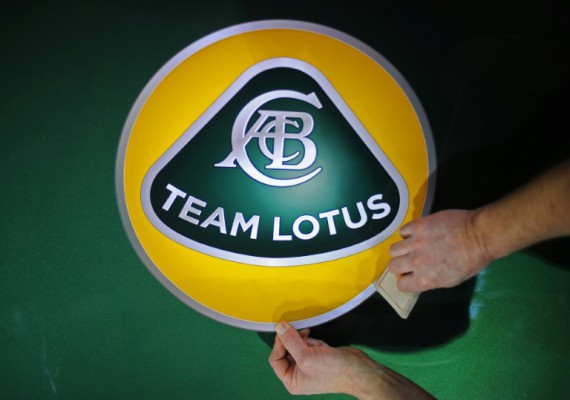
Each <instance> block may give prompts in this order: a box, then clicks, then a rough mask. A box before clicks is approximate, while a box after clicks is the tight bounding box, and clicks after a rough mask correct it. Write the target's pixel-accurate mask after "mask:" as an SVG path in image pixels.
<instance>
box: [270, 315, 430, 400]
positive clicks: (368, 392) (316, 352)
mask: <svg viewBox="0 0 570 400" xmlns="http://www.w3.org/2000/svg"><path fill="white" fill-rule="evenodd" d="M276 331H277V336H276V337H275V345H274V346H273V351H272V352H271V355H270V356H269V364H270V365H271V367H272V368H273V371H275V374H276V375H277V377H278V378H279V379H280V380H281V382H283V385H284V386H285V388H286V389H287V390H288V391H289V392H290V393H291V394H305V395H306V394H319V393H346V394H349V395H351V396H354V397H356V398H358V399H360V400H368V399H376V400H378V399H394V400H399V399H402V400H403V399H433V397H432V396H431V395H430V394H429V393H427V392H426V391H425V390H423V389H422V388H421V387H419V386H418V385H416V384H415V383H413V382H411V381H409V380H408V379H406V378H404V377H403V376H401V375H399V374H397V373H396V372H394V371H392V370H390V369H388V368H387V367H385V366H383V365H381V364H379V363H377V362H375V361H374V360H372V359H371V358H370V357H368V356H367V355H366V354H364V353H363V352H362V351H360V350H358V349H355V348H352V347H338V348H336V347H330V346H329V345H327V344H326V343H325V342H323V341H321V340H317V339H313V338H311V337H309V336H308V334H309V332H308V331H307V330H305V331H301V332H300V333H299V332H297V330H295V328H293V327H292V326H291V325H289V324H288V323H286V322H281V323H279V324H277V326H276Z"/></svg>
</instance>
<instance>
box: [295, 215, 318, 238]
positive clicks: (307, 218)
mask: <svg viewBox="0 0 570 400" xmlns="http://www.w3.org/2000/svg"><path fill="white" fill-rule="evenodd" d="M305 221H307V222H310V223H311V225H312V226H313V229H312V230H311V231H310V232H309V233H303V232H301V229H300V228H301V224H302V223H303V222H305ZM319 228H320V227H319V221H317V219H316V218H315V217H313V216H311V215H301V216H300V217H299V218H297V219H296V220H295V222H293V233H294V234H295V236H296V237H298V238H299V239H301V240H309V239H312V238H314V237H315V236H317V235H318V234H319Z"/></svg>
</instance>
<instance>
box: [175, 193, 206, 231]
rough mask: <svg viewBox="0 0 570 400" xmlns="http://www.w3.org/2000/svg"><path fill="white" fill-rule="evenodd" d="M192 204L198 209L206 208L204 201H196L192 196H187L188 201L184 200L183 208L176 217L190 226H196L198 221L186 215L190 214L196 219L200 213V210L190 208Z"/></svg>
mask: <svg viewBox="0 0 570 400" xmlns="http://www.w3.org/2000/svg"><path fill="white" fill-rule="evenodd" d="M194 204H196V205H198V206H200V207H206V202H205V201H202V200H200V199H197V198H196V197H194V196H189V197H188V200H186V204H184V207H182V210H181V211H180V214H178V216H179V217H180V218H182V219H183V220H185V221H188V222H190V223H191V224H194V225H198V223H199V221H198V220H197V219H196V218H193V217H191V216H189V215H188V213H192V214H194V215H196V216H197V217H198V216H200V214H201V213H202V210H198V209H197V208H194V207H192V205H194Z"/></svg>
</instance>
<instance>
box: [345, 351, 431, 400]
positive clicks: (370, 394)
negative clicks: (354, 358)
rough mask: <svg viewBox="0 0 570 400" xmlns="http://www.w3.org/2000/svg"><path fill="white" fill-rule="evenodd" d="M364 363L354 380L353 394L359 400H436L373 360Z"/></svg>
mask: <svg viewBox="0 0 570 400" xmlns="http://www.w3.org/2000/svg"><path fill="white" fill-rule="evenodd" d="M367 361H368V362H363V363H362V364H361V368H360V371H359V374H358V376H357V377H355V379H354V380H353V382H354V386H353V387H352V390H351V393H350V394H352V395H353V396H355V397H356V398H358V399H359V400H378V399H390V400H423V399H425V400H427V399H434V397H433V396H431V395H430V394H429V393H428V392H426V391H425V390H424V389H422V388H421V387H420V386H418V385H417V384H415V383H414V382H412V381H410V380H409V379H407V378H405V377H404V376H402V375H400V374H398V373H397V372H394V371H392V370H391V369H389V368H388V367H386V366H384V365H381V364H378V363H376V362H375V361H373V360H372V359H369V360H367Z"/></svg>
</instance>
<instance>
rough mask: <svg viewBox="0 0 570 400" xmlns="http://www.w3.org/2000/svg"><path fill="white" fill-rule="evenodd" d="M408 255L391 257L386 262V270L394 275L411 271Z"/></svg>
mask: <svg viewBox="0 0 570 400" xmlns="http://www.w3.org/2000/svg"><path fill="white" fill-rule="evenodd" d="M409 258H410V257H406V256H401V257H397V258H392V259H391V260H390V261H389V262H388V270H389V271H390V272H392V273H393V274H396V275H401V274H407V273H409V272H412V268H411V260H410V259H409Z"/></svg>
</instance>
